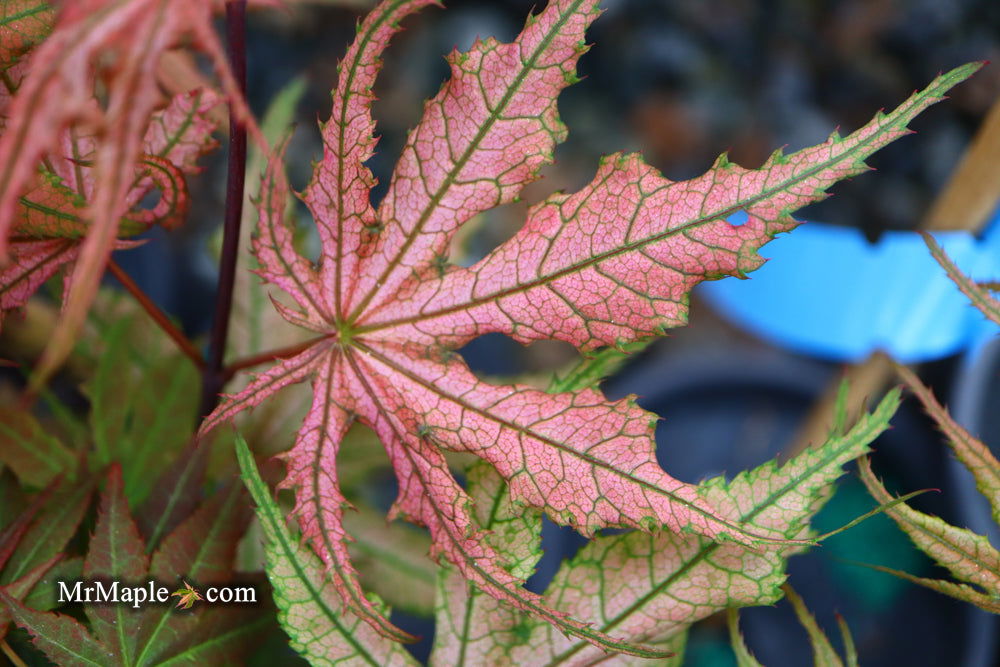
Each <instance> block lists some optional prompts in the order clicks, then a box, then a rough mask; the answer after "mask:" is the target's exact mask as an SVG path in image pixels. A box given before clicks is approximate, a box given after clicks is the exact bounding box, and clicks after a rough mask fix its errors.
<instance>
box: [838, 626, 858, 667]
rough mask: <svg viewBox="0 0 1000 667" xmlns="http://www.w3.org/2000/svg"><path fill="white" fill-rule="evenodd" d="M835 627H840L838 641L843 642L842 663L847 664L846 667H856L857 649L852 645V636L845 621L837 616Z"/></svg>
mask: <svg viewBox="0 0 1000 667" xmlns="http://www.w3.org/2000/svg"><path fill="white" fill-rule="evenodd" d="M837 625H838V626H839V627H840V639H841V641H842V642H844V662H846V663H847V667H858V649H857V647H856V646H855V645H854V636H853V635H852V634H851V629H850V628H849V627H848V626H847V621H846V620H845V619H844V617H843V616H841V615H840V614H837Z"/></svg>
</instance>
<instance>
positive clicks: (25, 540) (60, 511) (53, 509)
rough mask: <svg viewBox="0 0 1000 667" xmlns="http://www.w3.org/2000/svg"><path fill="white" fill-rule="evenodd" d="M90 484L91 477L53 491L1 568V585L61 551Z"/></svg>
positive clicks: (81, 510) (85, 502)
mask: <svg viewBox="0 0 1000 667" xmlns="http://www.w3.org/2000/svg"><path fill="white" fill-rule="evenodd" d="M93 487H94V480H92V479H84V480H82V481H80V482H79V483H77V484H72V485H71V484H68V483H64V484H62V485H61V486H60V488H58V489H57V490H56V491H55V492H54V493H53V494H52V496H51V497H50V498H49V499H48V501H47V502H46V503H45V505H44V506H43V507H42V509H41V511H40V512H39V513H38V515H37V516H36V517H35V518H34V520H33V521H32V522H31V524H30V525H29V526H28V529H27V531H26V532H25V533H24V536H23V537H22V538H21V540H20V543H19V544H18V546H17V548H16V549H15V550H14V553H13V554H12V555H11V557H10V560H8V561H7V564H6V566H4V568H3V570H0V584H9V583H10V582H12V581H15V580H17V579H19V578H20V577H22V576H24V575H25V574H26V573H27V572H28V571H29V570H30V569H32V568H33V567H35V566H37V565H39V564H40V563H44V562H45V561H47V560H48V559H50V558H52V557H53V556H55V555H56V554H58V553H60V552H62V550H63V549H64V548H65V546H66V543H67V542H69V539H70V538H71V537H73V535H74V534H75V533H76V529H77V528H78V527H79V525H80V521H81V520H83V515H84V513H86V511H87V507H88V506H89V505H90V493H91V491H92V490H93Z"/></svg>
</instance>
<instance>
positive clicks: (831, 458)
mask: <svg viewBox="0 0 1000 667" xmlns="http://www.w3.org/2000/svg"><path fill="white" fill-rule="evenodd" d="M879 407H880V408H882V406H879ZM882 412H883V410H881V409H879V410H876V411H875V412H874V413H873V414H872V415H870V417H869V418H868V420H867V422H866V424H865V429H864V430H863V431H862V432H860V433H857V434H856V435H852V434H850V433H849V434H848V436H850V437H848V436H845V437H844V438H842V439H841V442H842V443H843V447H841V448H838V449H835V450H833V451H831V452H830V453H829V454H828V455H827V456H825V457H821V458H817V459H816V461H815V463H814V464H813V465H811V466H808V467H807V468H806V469H805V470H804V471H803V473H802V474H801V475H797V476H795V477H794V478H790V479H789V480H788V481H787V482H786V483H785V484H784V485H783V486H782V487H781V488H780V489H779V490H778V491H776V492H773V493H771V494H770V495H769V496H768V497H767V498H765V499H764V500H763V501H761V502H760V503H759V504H758V505H756V506H755V507H754V508H753V509H751V510H750V511H748V512H746V513H745V514H743V515H742V516H741V517H740V520H741V521H742V522H747V521H751V520H753V519H754V518H755V517H756V516H757V515H759V514H760V513H761V512H763V511H764V510H766V509H768V508H769V507H771V506H772V505H774V504H776V503H777V502H778V500H779V499H780V498H781V497H782V496H784V495H785V494H787V493H789V492H790V491H792V490H793V489H794V488H795V487H797V486H798V485H799V484H801V483H802V482H804V481H806V480H808V479H810V478H811V477H812V476H813V475H815V474H817V473H818V472H820V471H821V470H822V469H823V468H825V467H827V466H829V465H830V464H831V463H832V462H835V461H836V460H837V459H838V458H840V457H841V456H843V455H844V453H845V452H847V451H849V450H850V449H852V448H853V447H854V446H855V445H856V443H857V442H860V441H864V440H866V439H874V438H875V437H877V434H875V435H870V434H871V433H872V431H878V430H880V425H881V424H882V423H884V422H885V421H887V420H888V415H887V416H885V417H884V419H878V418H876V417H877V416H880V415H881V413H882ZM721 546H722V545H721V544H719V543H712V544H708V545H706V546H704V547H703V548H702V549H701V550H700V551H698V553H696V554H694V556H692V557H691V558H690V560H688V561H687V562H685V563H684V565H683V567H681V568H680V569H678V570H677V571H676V572H673V573H671V575H670V576H669V577H667V578H666V579H664V580H663V581H661V582H660V583H659V584H657V586H656V587H654V588H653V589H651V590H650V591H649V592H648V593H646V594H645V595H643V596H642V597H641V598H639V599H637V600H636V601H635V602H634V603H633V604H631V605H629V606H628V607H627V608H625V609H624V610H622V611H621V612H620V613H619V614H618V615H617V616H615V617H614V618H612V619H611V620H610V621H608V622H607V623H605V624H604V625H603V626H602V627H601V631H602V632H608V631H610V630H611V629H612V628H614V627H615V626H617V625H618V624H619V623H621V622H622V621H624V620H626V619H627V618H628V617H629V616H631V615H632V614H633V613H634V612H636V611H638V610H639V609H641V608H642V607H644V606H645V605H646V604H647V603H649V602H650V601H651V600H652V599H653V598H655V597H656V596H658V595H659V594H660V593H661V592H662V591H663V590H665V589H667V588H669V587H670V586H671V585H672V584H674V583H675V582H677V581H678V580H680V579H681V578H682V577H683V575H685V574H686V573H687V572H688V571H689V570H691V569H692V568H694V567H695V566H696V565H698V564H700V563H701V562H702V561H704V560H705V559H707V558H708V557H709V556H710V555H711V554H712V553H713V552H715V551H716V550H717V549H718V548H720V547H721ZM583 648H586V645H585V644H577V645H576V646H574V647H572V648H570V649H568V650H566V651H564V652H563V653H561V654H560V655H558V656H556V657H555V658H554V659H553V661H552V662H550V663H549V665H548V667H553V665H558V664H559V663H561V662H563V661H565V660H566V659H567V658H569V657H570V656H572V655H574V654H575V653H578V652H579V651H580V650H582V649H583Z"/></svg>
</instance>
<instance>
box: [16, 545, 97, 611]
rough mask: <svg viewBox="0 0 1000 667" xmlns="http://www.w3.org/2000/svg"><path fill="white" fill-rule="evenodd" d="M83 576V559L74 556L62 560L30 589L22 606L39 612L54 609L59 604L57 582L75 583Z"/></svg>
mask: <svg viewBox="0 0 1000 667" xmlns="http://www.w3.org/2000/svg"><path fill="white" fill-rule="evenodd" d="M82 576H83V558H81V557H79V556H75V557H72V558H63V559H62V560H60V561H58V562H57V563H56V564H55V565H53V566H52V568H51V569H50V570H48V572H46V573H45V574H44V575H43V576H42V578H41V579H39V580H38V583H37V584H35V587H34V588H32V589H31V592H30V593H28V594H27V595H26V596H25V598H24V600H23V602H24V606H25V607H28V608H30V609H37V610H39V611H49V610H50V609H55V608H56V607H58V606H59V605H60V604H62V603H61V602H59V600H58V590H57V584H56V582H57V581H76V580H77V579H79V578H81V577H82Z"/></svg>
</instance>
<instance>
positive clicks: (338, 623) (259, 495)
mask: <svg viewBox="0 0 1000 667" xmlns="http://www.w3.org/2000/svg"><path fill="white" fill-rule="evenodd" d="M236 458H237V459H238V461H239V464H240V469H241V471H242V474H243V481H244V482H245V483H246V486H247V488H248V489H249V490H250V495H251V496H252V497H253V501H254V504H255V505H256V506H257V518H258V520H259V521H260V525H261V528H262V529H263V532H264V540H265V546H264V553H265V555H266V560H267V562H266V565H267V575H268V577H269V578H270V580H271V585H272V586H273V587H274V598H275V602H276V603H277V605H278V620H279V621H280V622H281V625H282V627H283V628H284V629H285V631H286V632H287V633H288V636H289V638H290V640H291V645H292V647H293V648H295V650H297V651H298V652H299V653H300V654H302V655H303V656H305V657H306V658H307V659H308V660H309V662H310V664H312V665H336V664H358V665H372V667H381V666H382V665H415V664H416V661H414V660H413V659H412V657H411V656H410V654H409V653H407V652H406V650H405V649H404V648H403V647H402V646H400V645H399V644H398V643H396V642H393V641H391V640H389V639H387V638H386V637H383V636H382V635H381V634H379V633H378V632H376V631H375V630H374V629H373V628H371V627H369V626H368V625H367V624H366V623H365V622H364V621H362V620H361V619H360V618H358V617H357V616H356V615H355V614H353V613H352V612H350V611H346V612H345V611H343V604H342V602H341V600H340V596H339V593H338V591H337V590H336V589H335V587H334V586H332V585H331V583H330V582H329V580H328V579H327V578H326V575H325V567H324V566H323V563H322V561H320V559H319V558H318V557H317V556H316V554H314V553H313V552H312V551H311V550H310V549H309V547H308V546H306V545H305V544H302V542H301V541H300V540H299V539H297V537H296V536H294V535H293V534H292V532H291V530H289V528H288V525H287V524H286V522H285V516H284V512H283V511H282V509H281V508H280V507H279V506H278V504H277V503H276V502H275V501H274V499H273V498H272V496H271V491H270V489H268V488H267V484H265V483H264V480H263V479H261V477H260V473H259V472H258V470H257V465H256V464H255V463H254V460H253V454H251V453H250V449H249V448H248V447H247V446H246V443H245V442H244V441H243V440H242V439H241V438H238V439H237V442H236Z"/></svg>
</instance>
